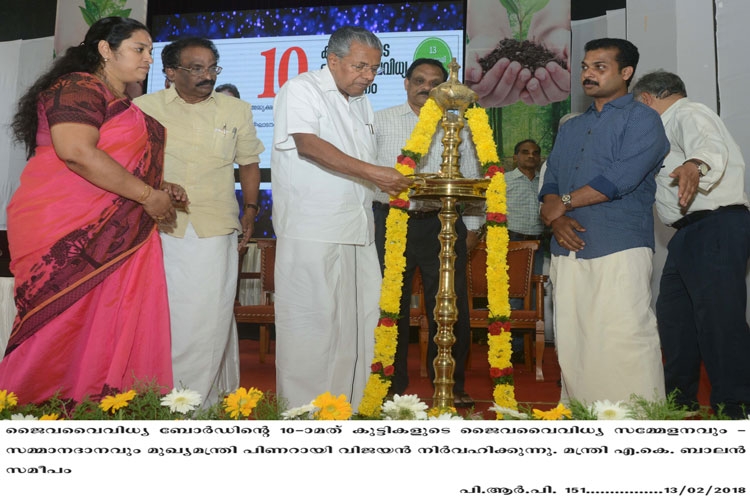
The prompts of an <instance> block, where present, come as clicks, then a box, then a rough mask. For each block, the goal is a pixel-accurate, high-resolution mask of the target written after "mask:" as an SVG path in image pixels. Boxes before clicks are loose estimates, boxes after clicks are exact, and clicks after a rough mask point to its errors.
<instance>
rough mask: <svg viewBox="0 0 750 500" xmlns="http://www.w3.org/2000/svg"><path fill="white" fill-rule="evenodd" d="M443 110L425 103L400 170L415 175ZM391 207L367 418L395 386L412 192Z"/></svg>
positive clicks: (363, 405) (365, 401)
mask: <svg viewBox="0 0 750 500" xmlns="http://www.w3.org/2000/svg"><path fill="white" fill-rule="evenodd" d="M442 116H443V113H442V111H441V110H440V107H439V106H438V105H437V104H436V103H435V101H434V100H432V99H431V98H430V99H428V100H427V102H426V103H425V104H424V106H422V109H421V110H420V113H419V121H418V122H417V125H416V126H415V127H414V130H412V133H411V137H409V140H408V141H407V142H406V145H405V146H404V149H402V150H401V153H402V155H401V156H399V157H398V160H397V161H396V170H398V171H399V172H400V173H401V174H403V175H406V176H408V175H413V174H414V169H415V168H416V166H417V163H418V162H419V160H420V159H421V158H422V156H424V155H426V154H427V152H428V151H429V149H430V144H431V143H432V136H433V135H434V134H435V130H436V128H437V124H438V121H440V119H441V118H442ZM390 206H391V210H390V211H389V212H388V217H387V218H386V222H385V242H386V243H385V258H384V260H385V270H384V272H383V284H382V286H381V289H380V321H378V326H377V327H376V328H375V354H374V356H373V361H372V365H371V367H370V368H371V373H370V378H369V379H368V380H367V385H366V386H365V392H364V395H363V396H362V401H361V402H360V404H359V408H358V412H359V414H360V415H363V416H366V417H377V416H379V415H380V407H381V406H382V405H383V400H384V399H385V397H386V395H387V394H388V388H389V387H390V386H391V377H392V376H393V372H394V368H393V361H394V358H395V356H396V343H397V339H398V318H399V314H400V312H401V290H402V288H403V283H404V269H405V268H406V257H404V252H405V251H406V230H407V224H408V222H409V215H408V214H407V212H406V211H407V210H408V208H409V191H408V190H406V191H403V192H402V193H400V194H399V195H398V196H396V197H393V196H392V197H391V201H390Z"/></svg>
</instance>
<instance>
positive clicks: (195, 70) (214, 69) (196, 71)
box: [175, 66, 222, 76]
mask: <svg viewBox="0 0 750 500" xmlns="http://www.w3.org/2000/svg"><path fill="white" fill-rule="evenodd" d="M175 68H177V69H181V70H184V71H187V72H188V73H190V74H191V75H193V76H201V75H202V74H204V73H205V72H206V71H208V73H209V74H211V75H218V74H219V73H221V70H222V67H221V66H209V67H208V68H204V67H203V66H191V67H190V68H184V67H182V66H175Z"/></svg>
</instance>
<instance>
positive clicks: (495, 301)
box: [466, 107, 518, 419]
mask: <svg viewBox="0 0 750 500" xmlns="http://www.w3.org/2000/svg"><path fill="white" fill-rule="evenodd" d="M466 119H467V121H468V122H469V128H470V129H471V133H472V136H473V137H474V143H475V145H476V148H477V156H478V157H479V163H480V164H481V165H482V169H483V170H484V172H485V177H487V178H489V179H490V185H489V187H488V188H487V193H486V199H487V300H488V306H487V307H488V309H489V320H488V323H489V324H488V330H489V333H488V344H489V349H488V352H487V357H488V360H489V363H490V377H491V378H492V381H493V383H494V384H495V389H494V391H493V394H492V398H493V400H494V401H495V403H496V404H497V405H498V406H500V407H503V408H509V409H511V410H516V409H518V402H517V401H516V396H515V389H514V386H513V364H512V363H511V361H510V357H511V353H512V350H511V335H510V305H509V300H508V299H509V297H508V263H507V258H508V241H509V238H508V227H507V223H506V221H507V218H506V213H507V210H508V206H507V204H506V192H505V191H506V185H505V175H504V174H505V172H504V170H503V169H502V168H501V167H500V166H499V163H500V158H499V157H498V155H497V146H496V144H495V140H494V138H493V136H492V129H491V128H490V125H489V120H488V119H487V112H486V111H485V110H484V109H482V108H479V107H474V108H471V109H468V110H467V111H466ZM499 174H503V175H499ZM497 418H498V419H501V418H503V417H502V413H500V412H498V413H497Z"/></svg>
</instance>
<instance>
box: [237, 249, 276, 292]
mask: <svg viewBox="0 0 750 500" xmlns="http://www.w3.org/2000/svg"><path fill="white" fill-rule="evenodd" d="M253 242H254V243H255V245H256V246H257V247H258V250H260V270H259V271H243V270H242V268H243V262H244V260H245V256H246V255H247V248H243V249H242V251H241V252H240V259H239V274H238V278H237V301H239V291H240V286H241V284H242V280H247V279H251V280H260V291H261V294H262V295H263V297H264V298H263V301H264V302H265V303H269V302H270V300H271V295H272V294H273V292H274V290H275V281H274V273H273V268H274V266H275V265H276V240H275V239H271V238H268V239H258V240H253Z"/></svg>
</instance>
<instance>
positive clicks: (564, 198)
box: [560, 193, 573, 211]
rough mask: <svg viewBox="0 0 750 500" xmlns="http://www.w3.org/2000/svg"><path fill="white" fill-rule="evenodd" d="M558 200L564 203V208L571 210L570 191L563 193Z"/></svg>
mask: <svg viewBox="0 0 750 500" xmlns="http://www.w3.org/2000/svg"><path fill="white" fill-rule="evenodd" d="M560 200H561V201H562V202H563V205H565V210H568V211H570V210H573V205H572V200H571V198H570V193H565V194H564V195H562V196H561V197H560Z"/></svg>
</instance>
